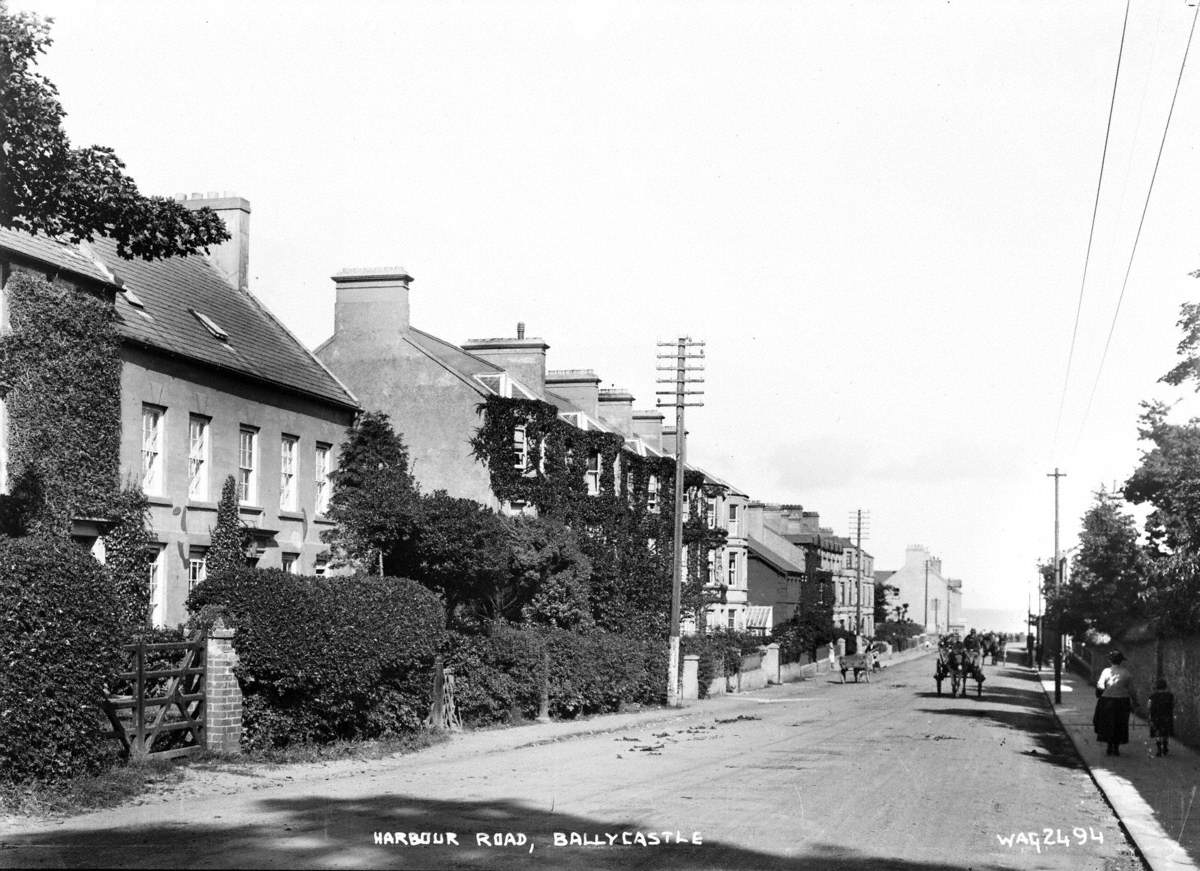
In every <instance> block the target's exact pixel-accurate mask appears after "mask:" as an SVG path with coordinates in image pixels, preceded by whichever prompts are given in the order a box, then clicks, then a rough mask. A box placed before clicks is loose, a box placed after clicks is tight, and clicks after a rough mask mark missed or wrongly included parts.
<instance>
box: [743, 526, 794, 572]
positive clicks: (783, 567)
mask: <svg viewBox="0 0 1200 871" xmlns="http://www.w3.org/2000/svg"><path fill="white" fill-rule="evenodd" d="M746 547H747V549H748V550H749V551H750V553H752V554H754V555H755V556H756V557H758V558H759V559H761V560H762V561H763V562H765V563H766V564H767V565H769V566H771V567H772V568H773V569H775V570H776V571H778V572H781V573H783V574H785V575H802V574H804V566H801V565H797V564H796V563H794V562H792V561H791V560H790V559H788V558H787V557H785V556H784V555H783V554H781V553H779V552H778V551H775V550H772V549H771V548H769V547H767V546H766V545H765V544H763V542H761V541H759V540H758V539H757V538H755V537H754V536H752V535H751V536H747V537H746Z"/></svg>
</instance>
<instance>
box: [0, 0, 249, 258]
mask: <svg viewBox="0 0 1200 871" xmlns="http://www.w3.org/2000/svg"><path fill="white" fill-rule="evenodd" d="M52 22H53V19H41V18H39V17H38V16H36V15H32V14H30V13H25V12H19V13H11V12H9V10H8V3H7V2H6V0H0V179H3V180H4V182H3V184H0V227H7V228H11V229H17V230H25V231H28V232H30V233H35V234H36V233H45V234H47V235H49V236H55V237H65V238H68V239H70V240H71V241H72V242H78V241H81V240H89V241H90V240H92V239H93V238H95V236H96V235H97V234H99V235H103V236H107V237H109V238H111V239H113V240H114V241H115V242H116V243H117V252H118V253H119V254H120V255H121V256H122V257H125V258H127V259H132V258H134V257H142V258H144V259H146V260H153V259H158V258H163V257H170V256H173V255H179V254H194V253H196V252H198V251H206V250H207V249H208V246H210V245H215V244H217V243H219V242H223V241H225V240H226V239H228V238H229V233H228V231H227V230H226V229H225V225H224V222H222V220H221V218H220V216H218V215H217V214H216V213H215V212H213V211H212V210H210V209H199V210H197V211H192V210H190V209H188V208H186V207H185V206H183V205H181V204H180V203H177V202H175V201H173V200H170V199H167V198H165V197H145V196H142V195H141V194H140V193H139V192H138V189H137V185H136V184H135V183H134V181H133V179H131V178H130V177H129V176H127V175H126V174H125V172H124V170H125V164H124V163H122V162H121V160H120V158H118V157H117V155H116V154H115V153H114V152H113V150H112V149H111V148H104V147H101V146H95V145H93V146H91V147H88V148H72V147H71V143H70V140H69V139H68V138H67V135H66V133H65V132H64V131H63V128H62V120H63V118H64V117H65V116H66V112H65V111H64V110H63V108H62V105H61V104H60V103H59V101H58V89H57V88H56V87H55V86H54V83H53V82H51V81H50V80H49V79H47V78H46V77H45V76H43V75H41V74H39V73H37V72H35V71H34V67H35V66H36V65H37V61H38V56H39V55H42V54H45V53H46V50H47V49H48V48H49V47H50V45H51V44H52V42H53V41H52V40H51V38H50V25H51V23H52Z"/></svg>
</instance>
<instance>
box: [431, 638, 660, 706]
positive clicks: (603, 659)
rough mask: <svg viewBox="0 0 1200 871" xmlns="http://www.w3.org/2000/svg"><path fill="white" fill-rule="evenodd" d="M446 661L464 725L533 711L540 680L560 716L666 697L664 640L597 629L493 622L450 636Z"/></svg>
mask: <svg viewBox="0 0 1200 871" xmlns="http://www.w3.org/2000/svg"><path fill="white" fill-rule="evenodd" d="M543 652H544V653H545V654H548V656H549V674H548V675H547V674H545V668H546V666H545V660H544V659H543ZM447 664H448V665H449V666H451V667H453V668H454V671H455V687H456V696H455V701H456V702H457V704H458V711H459V714H460V715H461V716H462V718H463V721H464V722H465V723H468V724H471V725H487V724H489V723H497V722H506V721H511V720H513V719H517V718H520V717H533V716H536V715H537V713H538V711H539V709H540V706H541V694H542V684H543V680H545V679H548V681H549V696H550V699H549V701H550V715H551V716H552V717H557V718H563V719H567V718H573V717H578V716H583V715H587V714H597V713H604V712H608V711H615V710H618V709H619V708H620V706H621V705H622V704H625V703H638V704H661V703H662V702H663V701H664V700H665V696H666V671H667V658H666V644H665V643H663V642H661V641H650V640H643V639H640V638H636V637H630V636H624V635H618V634H616V633H612V632H604V631H601V630H595V631H592V632H586V633H576V632H571V631H568V630H565V629H553V628H548V627H545V628H542V627H539V628H534V627H515V626H509V625H507V624H495V625H493V626H492V627H491V630H490V634H488V635H486V636H469V635H457V634H456V635H455V636H453V637H452V639H451V645H450V647H449V652H448V656H447Z"/></svg>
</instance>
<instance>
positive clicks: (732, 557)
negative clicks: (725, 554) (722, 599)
mask: <svg viewBox="0 0 1200 871" xmlns="http://www.w3.org/2000/svg"><path fill="white" fill-rule="evenodd" d="M728 567H729V568H728V571H729V578H728V583H729V586H731V587H736V586H737V576H738V574H737V554H736V553H731V554H729V563H728Z"/></svg>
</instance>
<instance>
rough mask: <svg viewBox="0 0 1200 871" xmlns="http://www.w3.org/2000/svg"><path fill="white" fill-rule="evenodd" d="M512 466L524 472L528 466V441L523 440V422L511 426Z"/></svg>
mask: <svg viewBox="0 0 1200 871" xmlns="http://www.w3.org/2000/svg"><path fill="white" fill-rule="evenodd" d="M512 449H513V468H514V469H520V470H521V471H522V472H524V471H525V470H526V469H528V468H529V443H528V442H526V441H525V424H521V425H520V426H516V427H513V444H512Z"/></svg>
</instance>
